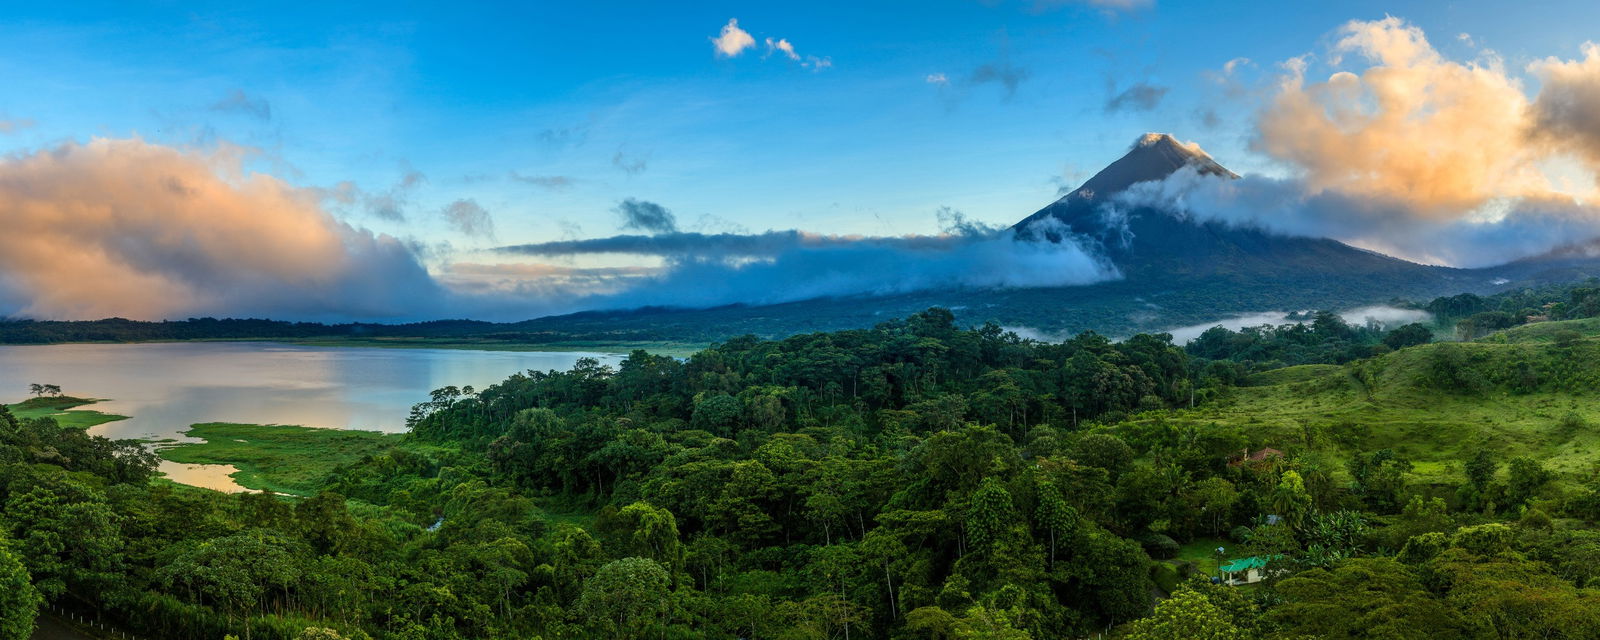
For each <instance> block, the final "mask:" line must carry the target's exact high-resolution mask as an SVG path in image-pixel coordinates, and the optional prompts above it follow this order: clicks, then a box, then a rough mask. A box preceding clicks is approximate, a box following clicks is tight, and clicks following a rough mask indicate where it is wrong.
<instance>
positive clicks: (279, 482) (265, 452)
mask: <svg viewBox="0 0 1600 640" xmlns="http://www.w3.org/2000/svg"><path fill="white" fill-rule="evenodd" d="M184 433H185V434H186V435H189V436H191V437H195V438H200V439H202V440H204V442H198V443H185V444H179V445H176V446H170V447H162V448H161V449H160V450H159V453H160V454H161V457H162V458H164V459H166V460H171V461H173V462H178V463H183V464H231V465H233V466H234V467H235V468H237V469H238V471H237V472H236V473H233V474H231V476H230V477H232V478H233V480H234V482H236V483H238V484H239V486H241V487H245V488H247V489H258V490H260V489H264V490H267V491H275V492H278V493H287V494H293V495H310V494H312V493H315V492H316V491H317V489H318V488H320V487H321V486H322V482H323V481H324V480H325V479H326V478H327V477H328V474H329V473H331V472H332V471H333V470H334V468H335V467H338V466H340V465H345V464H351V463H354V462H356V461H359V460H361V459H362V458H364V457H366V456H369V455H372V454H375V453H379V452H382V451H384V450H386V449H389V448H390V447H393V446H395V445H397V444H399V443H400V438H401V436H400V434H389V433H378V432H376V431H352V430H345V429H315V428H310V427H299V426H293V425H258V424H235V423H228V422H205V423H200V424H196V425H193V426H191V427H189V430H188V431H185V432H184Z"/></svg>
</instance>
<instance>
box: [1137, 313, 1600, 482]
mask: <svg viewBox="0 0 1600 640" xmlns="http://www.w3.org/2000/svg"><path fill="white" fill-rule="evenodd" d="M1545 324H1552V325H1553V324H1557V323H1545ZM1597 326H1600V325H1597ZM1541 330H1542V329H1541ZM1555 330H1557V329H1552V330H1550V333H1553V332H1554V331H1555ZM1526 338H1528V335H1526V333H1525V334H1523V335H1520V336H1512V337H1511V340H1508V341H1507V342H1504V343H1500V342H1487V343H1485V342H1480V343H1457V344H1434V345H1423V346H1420V347H1413V348H1409V349H1403V350H1401V351H1396V352H1394V353H1390V354H1387V355H1384V356H1380V357H1378V358H1373V359H1371V360H1369V361H1364V362H1358V363H1352V364H1351V365H1348V366H1332V365H1314V366H1303V367H1289V368H1286V369H1281V370H1276V371H1269V372H1266V373H1263V374H1261V375H1258V376H1254V377H1253V378H1251V379H1250V380H1249V382H1248V383H1247V384H1248V386H1246V387H1244V388H1240V389H1237V390H1235V391H1234V392H1233V393H1232V394H1230V397H1228V398H1226V399H1223V400H1222V401H1219V402H1216V403H1213V404H1212V405H1210V406H1206V407H1200V408H1197V409H1194V410H1188V411H1179V412H1173V413H1171V414H1169V415H1168V416H1166V418H1165V419H1167V420H1170V421H1173V422H1176V423H1179V424H1193V425H1195V426H1199V427H1204V426H1205V425H1208V424H1218V425H1226V426H1234V427H1237V428H1239V429H1240V430H1241V431H1242V432H1244V433H1245V434H1246V435H1247V436H1248V437H1250V439H1251V440H1252V444H1253V445H1254V446H1271V447H1275V448H1278V449H1282V450H1285V451H1290V452H1302V453H1303V452H1312V451H1314V452H1318V453H1320V454H1323V455H1325V456H1327V457H1328V458H1331V459H1332V461H1334V462H1337V463H1341V464H1340V466H1341V467H1342V463H1343V462H1346V461H1348V460H1349V459H1350V457H1351V456H1353V455H1354V454H1356V453H1359V452H1364V451H1374V450H1378V449H1393V450H1395V451H1397V452H1398V453H1400V454H1401V455H1403V456H1405V457H1406V458H1408V459H1410V460H1412V461H1413V462H1414V464H1415V470H1414V472H1415V474H1416V476H1417V479H1418V480H1420V481H1422V482H1424V483H1429V484H1458V483H1460V482H1462V481H1463V480H1464V475H1463V471H1462V465H1463V464H1464V463H1465V461H1466V460H1468V459H1470V458H1471V457H1472V456H1473V455H1474V454H1476V453H1477V452H1478V451H1479V450H1481V449H1487V450H1490V451H1494V452H1496V453H1497V454H1499V456H1500V457H1501V460H1502V462H1503V461H1506V460H1509V459H1511V458H1513V457H1517V456H1530V457H1533V458H1535V459H1537V460H1539V461H1541V462H1543V463H1544V464H1545V466H1546V467H1547V468H1550V469H1552V470H1554V471H1556V472H1557V473H1558V474H1559V475H1560V476H1564V477H1566V478H1569V479H1577V478H1581V477H1586V476H1587V475H1588V474H1589V473H1591V472H1592V471H1594V470H1595V468H1596V461H1597V460H1600V455H1597V454H1600V393H1597V392H1596V391H1597V389H1596V387H1597V386H1600V382H1597V372H1596V371H1595V367H1594V365H1593V364H1592V363H1597V362H1600V341H1594V340H1586V341H1582V342H1581V343H1580V344H1577V345H1574V346H1570V347H1561V346H1557V345H1555V344H1553V343H1548V342H1543V341H1536V340H1528V341H1522V340H1524V339H1526ZM1447 357H1454V358H1456V359H1458V360H1460V361H1461V362H1462V363H1463V369H1464V370H1466V371H1468V372H1471V373H1472V374H1473V375H1479V374H1480V373H1481V377H1479V378H1475V379H1472V380H1468V381H1466V382H1464V383H1463V388H1441V387H1440V385H1439V384H1437V383H1430V382H1429V380H1430V378H1429V376H1430V375H1433V374H1431V373H1430V372H1431V371H1433V370H1434V368H1436V367H1437V366H1438V362H1439V361H1441V360H1444V359H1447Z"/></svg>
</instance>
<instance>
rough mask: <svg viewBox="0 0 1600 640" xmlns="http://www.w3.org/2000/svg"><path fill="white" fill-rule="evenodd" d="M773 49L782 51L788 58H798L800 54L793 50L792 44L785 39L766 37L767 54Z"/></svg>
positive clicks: (770, 53)
mask: <svg viewBox="0 0 1600 640" xmlns="http://www.w3.org/2000/svg"><path fill="white" fill-rule="evenodd" d="M773 51H780V52H782V53H783V55H784V56H786V57H788V58H789V59H790V60H795V61H799V60H800V54H798V53H795V52H794V45H793V44H790V43H789V41H788V40H786V39H783V38H778V39H777V40H773V39H772V38H767V55H772V52H773Z"/></svg>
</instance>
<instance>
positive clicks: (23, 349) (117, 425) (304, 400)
mask: <svg viewBox="0 0 1600 640" xmlns="http://www.w3.org/2000/svg"><path fill="white" fill-rule="evenodd" d="M583 357H593V358H598V359H600V360H601V361H602V362H606V363H610V364H613V365H614V364H615V363H617V362H618V361H620V360H621V358H622V356H621V355H618V354H599V353H578V352H558V351H469V350H461V349H385V348H374V347H310V346H300V345H291V344H282V343H274V342H167V343H144V344H59V345H25V346H0V399H3V400H5V401H6V402H17V401H20V400H22V399H24V398H26V397H27V395H28V385H29V384H30V383H35V382H37V383H42V384H56V385H60V386H61V391H62V393H64V394H66V395H71V396H79V397H86V398H105V399H107V401H106V402H100V403H96V404H94V405H90V406H87V407H83V408H85V409H95V410H97V411H104V412H106V413H115V414H121V415H125V416H130V417H129V419H127V420H120V421H117V422H110V423H106V424H102V425H99V426H96V427H93V428H91V429H90V430H89V432H90V433H92V434H95V435H103V436H106V437H108V438H140V439H147V440H160V439H164V438H174V439H182V436H181V435H180V432H182V431H183V430H185V429H187V428H188V427H189V425H191V424H194V423H197V422H243V423H252V424H295V425H303V426H308V427H332V428H349V429H367V430H373V431H387V432H398V431H404V430H405V421H406V416H407V415H408V414H409V413H410V411H411V405H413V404H415V403H417V402H421V401H424V400H427V399H428V392H430V391H432V390H434V389H437V388H439V387H443V386H448V385H456V386H465V385H472V386H473V387H475V388H478V389H482V388H484V387H487V386H489V385H491V384H495V383H497V382H500V381H501V380H504V379H505V378H506V377H507V376H510V375H511V374H513V373H516V372H519V371H526V370H529V369H534V370H541V371H542V370H548V369H568V368H571V367H572V365H573V363H574V362H576V361H577V360H578V358H583ZM162 471H165V472H167V473H168V475H169V476H171V477H173V479H175V480H178V481H180V482H187V483H189V484H195V485H197V486H207V487H211V488H217V489H224V490H229V489H234V488H235V487H234V486H233V484H232V481H231V480H230V479H228V478H227V474H228V473H229V472H230V471H231V469H230V468H229V467H225V466H219V465H177V464H174V463H168V462H163V465H162Z"/></svg>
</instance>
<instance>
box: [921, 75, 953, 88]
mask: <svg viewBox="0 0 1600 640" xmlns="http://www.w3.org/2000/svg"><path fill="white" fill-rule="evenodd" d="M923 81H925V82H927V83H928V84H931V85H937V86H941V87H945V86H949V85H950V77H949V76H947V75H945V74H943V73H930V74H928V76H927V77H926V78H923Z"/></svg>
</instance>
